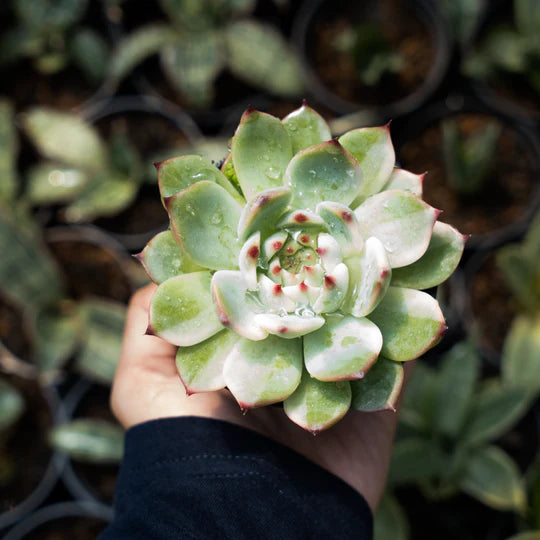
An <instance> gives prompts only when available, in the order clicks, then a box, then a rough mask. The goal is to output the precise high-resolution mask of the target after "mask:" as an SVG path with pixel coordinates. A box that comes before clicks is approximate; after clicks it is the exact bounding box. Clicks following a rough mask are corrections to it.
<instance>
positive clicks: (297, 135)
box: [281, 101, 332, 154]
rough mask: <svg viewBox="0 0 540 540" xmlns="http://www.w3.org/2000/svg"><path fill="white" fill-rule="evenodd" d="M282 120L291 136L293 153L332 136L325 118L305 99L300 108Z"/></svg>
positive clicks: (327, 139)
mask: <svg viewBox="0 0 540 540" xmlns="http://www.w3.org/2000/svg"><path fill="white" fill-rule="evenodd" d="M281 122H282V124H283V125H284V126H285V128H286V129H287V133H288V134H289V137H290V138H291V143H292V151H293V154H297V153H298V152H300V151H301V150H305V149H306V148H309V147H310V146H315V145H316V144H319V143H322V142H325V141H329V140H330V139H331V138H332V133H331V132H330V128H329V127H328V124H327V123H326V122H325V120H324V118H323V117H322V116H321V115H320V114H319V113H318V112H317V111H315V110H314V109H312V108H311V107H309V106H308V104H307V103H306V102H305V101H304V103H303V104H302V106H301V107H300V108H299V109H296V110H294V111H293V112H291V113H289V114H288V115H287V116H286V117H285V118H283V120H282V121H281Z"/></svg>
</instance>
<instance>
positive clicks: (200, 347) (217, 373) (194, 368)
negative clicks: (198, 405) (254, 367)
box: [176, 329, 240, 394]
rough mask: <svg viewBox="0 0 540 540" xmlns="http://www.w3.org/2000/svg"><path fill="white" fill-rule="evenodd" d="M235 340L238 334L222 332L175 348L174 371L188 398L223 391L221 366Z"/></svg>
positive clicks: (223, 381) (229, 331) (237, 338)
mask: <svg viewBox="0 0 540 540" xmlns="http://www.w3.org/2000/svg"><path fill="white" fill-rule="evenodd" d="M239 339H240V336H239V335H238V334H236V333H235V332H232V331H231V330H227V329H225V330H222V331H221V332H218V333H217V334H215V335H213V336H211V337H209V338H208V339H206V340H205V341H203V342H201V343H198V344H197V345H192V346H191V347H179V349H178V351H177V353H176V368H177V369H178V373H179V374H180V378H181V379H182V382H183V383H184V386H185V387H186V391H187V392H188V393H189V394H191V393H195V392H211V391H213V390H219V389H220V388H225V379H224V378H223V366H224V364H225V359H226V358H227V355H228V354H229V352H230V351H231V350H232V348H233V347H234V345H235V343H236V342H237V341H238V340H239Z"/></svg>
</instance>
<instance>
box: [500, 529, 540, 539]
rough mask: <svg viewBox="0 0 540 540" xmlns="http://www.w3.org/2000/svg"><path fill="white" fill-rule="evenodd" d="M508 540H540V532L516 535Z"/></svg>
mask: <svg viewBox="0 0 540 540" xmlns="http://www.w3.org/2000/svg"><path fill="white" fill-rule="evenodd" d="M506 540H540V531H526V532H522V533H518V534H514V535H512V536H510V538H507V539H506Z"/></svg>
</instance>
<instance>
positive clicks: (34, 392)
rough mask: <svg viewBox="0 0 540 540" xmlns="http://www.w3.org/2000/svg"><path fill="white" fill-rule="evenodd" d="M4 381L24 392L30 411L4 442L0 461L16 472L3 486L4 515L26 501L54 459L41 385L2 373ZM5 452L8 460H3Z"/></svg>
mask: <svg viewBox="0 0 540 540" xmlns="http://www.w3.org/2000/svg"><path fill="white" fill-rule="evenodd" d="M0 378H1V379H2V380H4V381H6V382H8V383H9V384H11V385H12V386H13V387H15V388H16V389H17V390H19V392H21V394H22V395H23V398H24V400H25V407H26V408H25V412H24V413H23V415H22V416H21V417H20V418H19V420H18V422H17V423H16V424H15V425H14V426H13V427H12V428H11V430H10V431H9V433H8V434H7V440H6V441H5V442H2V441H0V444H1V445H2V448H1V449H0V459H7V460H9V462H10V466H11V467H12V470H13V473H12V477H11V478H9V479H7V480H6V483H2V482H0V513H2V512H5V511H7V510H9V509H10V508H13V507H15V506H16V505H17V504H19V503H21V502H22V501H23V500H24V499H26V498H27V497H28V496H29V495H30V494H31V493H32V491H33V490H34V489H35V488H36V487H37V486H38V484H39V482H40V481H41V479H42V478H43V475H44V474H45V471H46V469H47V465H48V464H49V461H50V459H51V450H50V448H49V445H48V442H47V435H48V431H49V429H50V427H51V425H52V419H51V416H50V412H49V407H48V404H47V402H46V400H45V399H44V397H43V395H42V394H41V390H40V388H39V385H38V384H37V383H35V382H33V381H29V380H23V379H20V378H16V377H13V376H9V375H6V374H3V373H0ZM2 437H3V435H2ZM4 452H5V454H4V455H5V458H2V453H4Z"/></svg>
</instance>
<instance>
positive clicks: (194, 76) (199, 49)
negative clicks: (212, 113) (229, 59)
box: [160, 32, 225, 107]
mask: <svg viewBox="0 0 540 540" xmlns="http://www.w3.org/2000/svg"><path fill="white" fill-rule="evenodd" d="M160 56H161V64H162V66H163V71H164V72H165V74H166V75H167V78H168V79H169V81H170V82H171V84H173V85H174V86H175V87H176V88H177V89H178V91H179V92H180V93H181V94H184V95H185V96H186V97H187V98H188V101H189V103H190V104H191V105H193V106H195V107H207V106H208V105H209V104H210V103H211V102H212V101H213V98H214V89H213V85H214V80H215V78H216V77H217V75H218V74H219V72H220V71H221V70H222V68H223V65H224V62H225V58H224V56H223V42H222V40H221V38H220V35H219V34H218V33H216V32H204V33H193V32H190V33H186V34H185V35H183V36H181V35H179V36H178V39H177V40H176V42H175V43H171V44H167V45H165V46H164V47H163V48H162V49H161V51H160Z"/></svg>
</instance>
